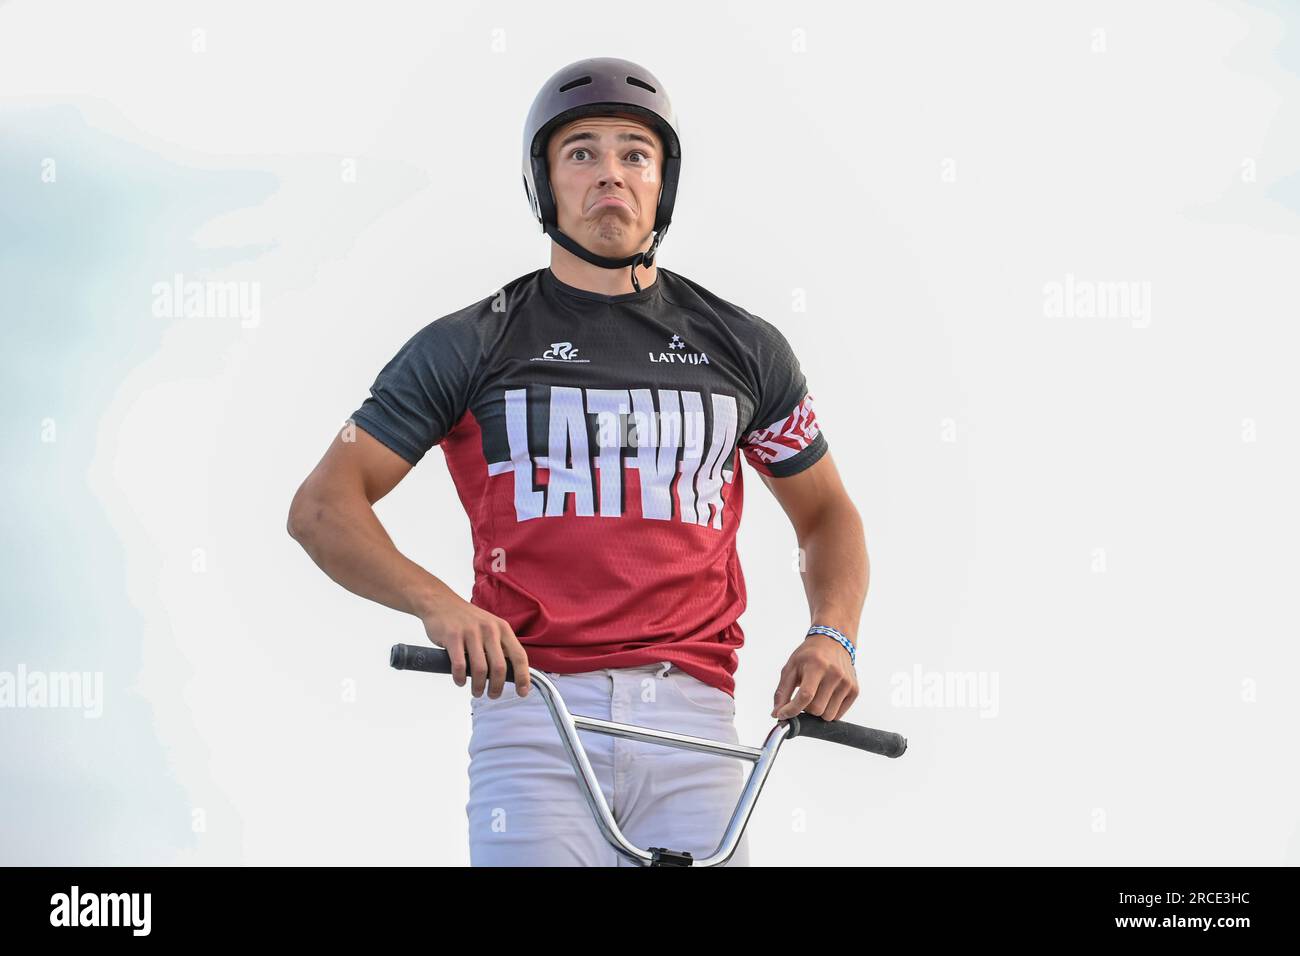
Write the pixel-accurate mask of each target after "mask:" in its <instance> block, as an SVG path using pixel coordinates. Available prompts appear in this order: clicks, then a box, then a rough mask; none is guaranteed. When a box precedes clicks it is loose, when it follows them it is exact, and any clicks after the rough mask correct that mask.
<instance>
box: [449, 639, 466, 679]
mask: <svg viewBox="0 0 1300 956" xmlns="http://www.w3.org/2000/svg"><path fill="white" fill-rule="evenodd" d="M445 650H446V651H447V656H448V657H450V658H451V679H452V680H453V681H455V682H456V686H457V687H464V686H465V674H466V673H467V671H468V668H467V667H466V666H465V640H464V638H462V637H452V638H448V639H447V644H446V646H445Z"/></svg>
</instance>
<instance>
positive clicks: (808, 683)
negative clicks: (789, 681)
mask: <svg viewBox="0 0 1300 956" xmlns="http://www.w3.org/2000/svg"><path fill="white" fill-rule="evenodd" d="M821 682H822V675H821V674H820V673H817V672H815V671H814V672H811V673H810V672H808V671H805V672H804V676H803V679H802V683H801V684H800V687H799V691H798V693H796V694H795V695H794V699H792V700H791V701H790V702H789V703H787V704H784V705H782V706H781V707H779V708H778V709H777V712H776V719H777V720H789V719H790V718H791V717H794V716H797V715H798V714H802V713H803V712H804V710H805V709H807V707H808V705H809V704H811V703H812V702H813V700H814V699H815V698H816V696H817V690H818V688H819V687H820V686H821Z"/></svg>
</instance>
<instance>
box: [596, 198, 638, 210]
mask: <svg viewBox="0 0 1300 956" xmlns="http://www.w3.org/2000/svg"><path fill="white" fill-rule="evenodd" d="M617 206H622V207H623V208H624V209H626V210H627V211H628V212H631V211H632V207H631V206H629V205H628V204H627V203H626V202H624V201H623V200H622V199H620V198H619V197H617V196H601V197H600V198H599V199H597V200H596V201H595V202H594V203H592V204H591V210H589V211H594V210H597V209H603V208H606V207H617Z"/></svg>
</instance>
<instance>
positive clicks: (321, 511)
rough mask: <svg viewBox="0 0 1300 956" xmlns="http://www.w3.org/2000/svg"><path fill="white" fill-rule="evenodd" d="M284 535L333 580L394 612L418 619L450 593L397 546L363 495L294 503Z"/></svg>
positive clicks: (451, 593) (312, 499)
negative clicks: (286, 534) (288, 526)
mask: <svg viewBox="0 0 1300 956" xmlns="http://www.w3.org/2000/svg"><path fill="white" fill-rule="evenodd" d="M290 534H291V535H292V536H293V538H294V540H296V541H297V542H298V543H299V544H301V545H302V547H303V550H305V551H306V552H307V554H308V555H310V556H311V559H312V560H313V561H315V562H316V564H317V566H319V567H320V569H321V570H322V571H324V572H325V573H326V574H327V575H329V576H330V578H332V579H333V580H334V581H335V582H337V583H338V584H340V585H342V586H343V587H345V588H347V589H348V590H349V591H351V592H352V593H353V594H359V595H361V596H362V597H364V598H369V599H370V600H372V601H375V602H377V603H379V604H383V605H385V606H386V607H391V608H393V609H394V610H397V611H404V612H406V613H408V614H414V615H416V616H417V617H424V616H425V615H426V614H427V613H429V611H430V609H431V608H432V607H433V606H434V605H435V604H436V603H437V602H438V601H439V600H442V599H446V598H448V597H455V596H456V594H455V592H454V591H452V590H451V588H449V587H447V585H446V584H444V583H443V582H442V581H440V580H439V579H438V578H436V577H434V576H433V575H432V574H430V573H429V572H428V571H426V570H425V569H424V568H422V567H420V566H419V565H418V564H416V563H415V562H414V561H412V560H410V559H409V558H407V557H406V556H405V555H404V554H402V553H401V552H400V551H398V550H397V546H396V545H394V544H393V539H392V538H390V537H389V536H388V532H387V531H385V530H384V526H383V525H382V524H381V523H380V521H379V518H378V516H377V515H376V514H375V511H374V509H373V508H372V507H371V506H370V505H369V504H368V503H367V502H366V500H365V498H364V497H359V496H332V497H328V498H327V497H311V498H307V499H305V500H303V501H296V502H295V503H294V507H293V511H292V516H291V518H290Z"/></svg>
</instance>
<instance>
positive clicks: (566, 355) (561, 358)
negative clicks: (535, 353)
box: [533, 342, 590, 362]
mask: <svg viewBox="0 0 1300 956" xmlns="http://www.w3.org/2000/svg"><path fill="white" fill-rule="evenodd" d="M533 361H534V362H588V361H590V359H580V358H578V350H577V349H575V348H574V347H573V343H572V342H552V343H551V347H550V348H549V349H547V350H546V351H545V352H543V353H542V354H541V356H540V357H538V358H534V359H533Z"/></svg>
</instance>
